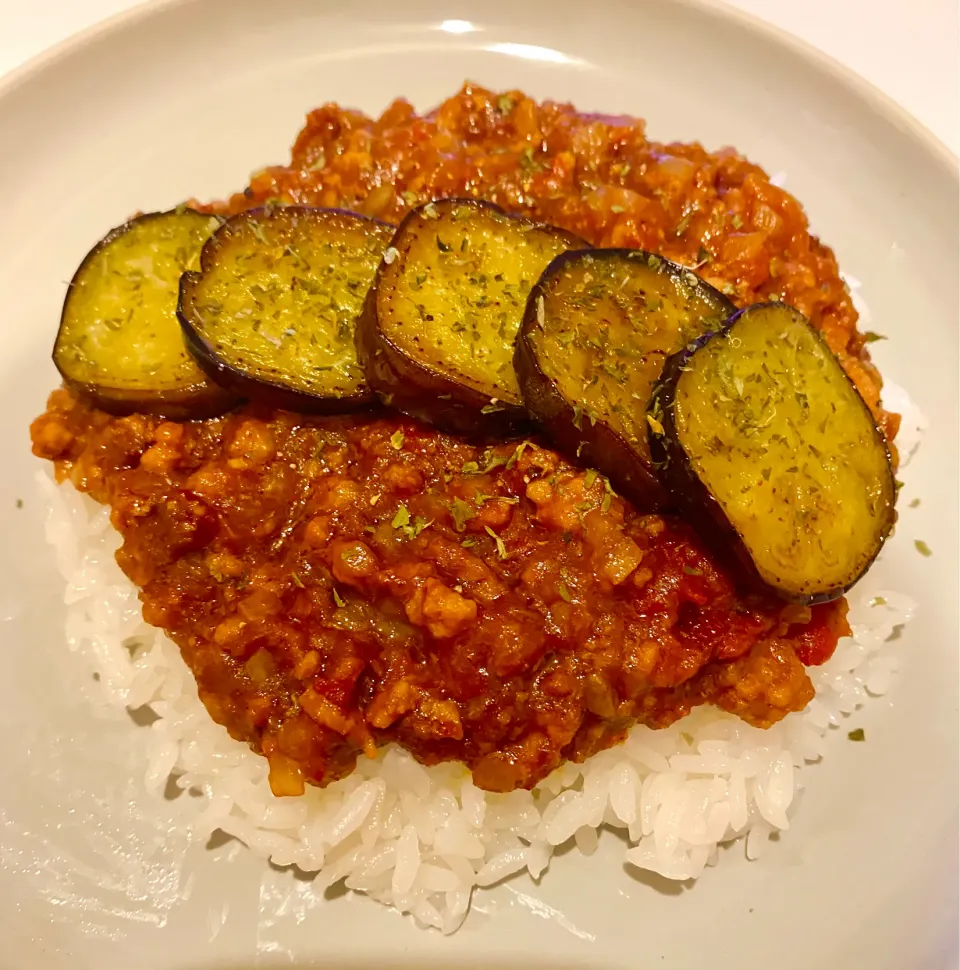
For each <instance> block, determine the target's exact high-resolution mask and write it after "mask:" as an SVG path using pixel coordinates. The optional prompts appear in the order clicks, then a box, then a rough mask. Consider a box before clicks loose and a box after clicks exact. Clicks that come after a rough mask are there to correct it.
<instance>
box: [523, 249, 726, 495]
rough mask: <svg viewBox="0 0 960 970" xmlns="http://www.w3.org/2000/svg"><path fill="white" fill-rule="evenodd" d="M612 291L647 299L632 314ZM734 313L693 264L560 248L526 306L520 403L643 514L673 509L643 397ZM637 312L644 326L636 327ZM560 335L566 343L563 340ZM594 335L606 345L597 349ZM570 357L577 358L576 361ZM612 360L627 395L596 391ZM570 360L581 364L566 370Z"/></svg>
mask: <svg viewBox="0 0 960 970" xmlns="http://www.w3.org/2000/svg"><path fill="white" fill-rule="evenodd" d="M604 276H606V277H607V279H606V280H604ZM627 280H628V282H625V281H627ZM581 281H582V286H581ZM608 284H609V285H608ZM612 289H617V290H620V293H618V294H617V299H618V300H629V299H633V300H636V301H641V300H642V301H644V306H643V309H642V311H637V310H636V308H635V307H634V306H633V305H632V304H630V307H629V309H630V312H629V313H628V312H627V310H626V309H621V308H618V305H617V306H614V305H610V306H604V305H603V304H604V302H605V301H608V300H609V299H610V294H611V290H612ZM655 298H656V299H659V300H660V302H661V305H660V306H659V307H656V306H654V303H655ZM648 301H652V302H650V307H651V308H650V309H649V310H648V309H647V307H646V303H647V302H648ZM611 302H612V301H611ZM735 309H736V308H735V306H734V305H733V304H732V303H731V302H730V301H729V300H728V299H727V298H726V297H725V296H724V295H723V294H722V293H720V292H719V291H718V290H716V289H714V287H712V286H710V285H709V284H708V283H706V282H705V281H703V280H701V279H700V278H699V277H697V276H696V275H695V274H694V273H693V272H692V271H691V270H689V269H687V268H685V267H683V266H680V265H678V264H676V263H673V262H671V261H670V260H668V259H666V258H665V257H663V256H659V255H657V254H654V253H648V252H646V251H644V250H639V249H589V250H581V251H578V252H568V253H563V254H561V255H559V256H557V257H556V258H555V259H554V260H553V261H552V262H551V263H550V265H549V266H548V267H547V268H546V270H544V272H543V274H542V276H541V277H540V279H539V280H538V282H537V284H536V286H534V288H533V290H532V291H531V293H530V296H529V298H528V300H527V306H526V309H525V311H524V318H523V323H522V325H521V328H520V333H519V335H518V338H517V343H516V347H515V351H514V367H515V369H516V372H517V377H518V379H519V382H520V388H521V390H522V393H523V400H524V403H525V404H526V406H527V409H528V410H529V411H530V413H531V414H532V415H533V416H534V417H535V418H536V420H537V421H538V422H539V423H540V424H541V425H542V426H543V428H544V430H545V431H546V432H547V434H548V436H549V437H550V438H551V440H552V441H553V442H554V444H555V445H556V446H557V447H558V448H559V449H560V450H561V451H563V452H565V453H566V454H567V455H568V456H569V457H570V458H571V459H573V460H576V461H577V462H579V463H580V464H583V465H586V466H589V467H594V468H597V469H599V470H600V471H602V472H603V473H604V474H605V475H606V476H607V477H608V478H609V480H610V482H611V483H612V484H613V486H614V488H616V490H617V491H618V492H620V494H622V495H624V496H625V497H627V498H628V499H630V500H631V501H632V502H633V504H634V505H635V506H636V507H637V508H638V509H639V510H640V511H642V512H663V511H669V510H671V509H673V508H675V507H676V503H675V502H674V500H673V498H672V496H671V495H670V494H669V492H668V491H667V490H666V489H665V488H664V487H663V485H662V483H661V482H660V479H659V478H658V476H657V475H656V473H655V471H654V468H653V464H652V461H651V458H650V455H649V451H648V445H647V436H646V419H645V414H646V405H647V400H648V397H649V394H650V393H651V392H652V389H653V383H654V380H655V378H656V377H658V376H659V372H660V369H661V365H662V362H663V361H665V360H666V359H667V356H668V354H670V353H672V352H674V351H675V350H677V349H678V348H679V347H680V346H682V345H683V344H684V342H686V341H687V340H689V339H691V338H692V336H693V335H699V334H700V333H702V332H703V331H704V330H705V329H716V327H717V326H719V324H720V323H721V322H722V321H723V320H724V319H726V318H727V317H728V316H729V315H730V314H731V313H733V312H734V310H735ZM638 312H639V313H640V316H639V319H640V321H641V323H644V324H649V331H646V330H644V329H638V328H636V326H635V323H634V319H635V317H637V316H638ZM631 314H632V315H631ZM613 315H616V316H617V320H616V321H614V320H613ZM615 323H616V324H617V326H615V325H614V324H615ZM581 327H582V328H583V331H582V332H581V330H580V328H581ZM551 328H555V332H552V329H551ZM564 331H565V332H564ZM555 337H556V338H557V339H556V340H554V338H555ZM564 337H569V338H570V339H569V340H568V341H566V343H565V341H564V339H563V338H564ZM581 337H583V340H581V339H580V338H581ZM598 338H600V339H609V340H610V341H611V343H610V345H609V346H608V347H605V348H603V349H601V348H599V347H596V348H595V347H594V346H593V342H594V341H595V340H597V339H598ZM548 341H553V342H554V343H556V346H554V345H552V344H550V345H548ZM618 354H619V355H621V356H619V357H618ZM575 355H580V359H579V362H577V361H576V360H574V357H575ZM611 355H612V356H611ZM611 360H615V361H617V366H618V367H622V368H623V386H624V389H625V391H624V400H623V401H614V400H613V398H610V397H604V395H603V394H602V393H600V392H601V391H602V380H600V381H599V382H598V375H600V376H602V375H603V373H604V371H603V368H605V367H609V366H610V361H611ZM567 361H572V362H573V363H578V366H577V367H573V363H571V364H570V366H569V367H568V365H567V363H566V362H567ZM626 391H629V392H630V393H629V395H626ZM617 393H619V390H618V392H617ZM614 397H616V395H614ZM614 403H615V404H616V406H617V408H618V411H617V413H616V414H615V413H613V412H612V410H611V408H612V407H613V405H614ZM641 427H642V430H638V429H639V428H641Z"/></svg>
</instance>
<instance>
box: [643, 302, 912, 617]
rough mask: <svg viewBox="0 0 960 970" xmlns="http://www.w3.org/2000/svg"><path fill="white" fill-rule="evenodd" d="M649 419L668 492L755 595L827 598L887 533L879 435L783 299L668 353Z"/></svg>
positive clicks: (887, 474)
mask: <svg viewBox="0 0 960 970" xmlns="http://www.w3.org/2000/svg"><path fill="white" fill-rule="evenodd" d="M748 327H749V328H750V329H749V330H748V329H747V328H748ZM758 348H761V349H759V350H758ZM763 350H766V351H767V354H763V352H762V351H763ZM708 354H710V355H712V356H711V357H709V358H708V357H707V356H706V355H708ZM761 358H762V360H763V363H764V364H767V365H768V366H767V367H764V368H763V369H762V370H761V369H758V367H757V364H756V363H754V361H760V360H761ZM770 361H774V362H775V363H777V364H778V366H777V367H774V366H772V365H770V363H769V362H770ZM751 368H752V370H751ZM753 375H756V376H753ZM753 387H755V388H756V394H757V395H758V396H757V397H751V396H750V395H751V393H753V392H752V390H751V388H753ZM738 395H743V396H742V397H739V396H738ZM761 397H762V401H761ZM758 402H759V403H758ZM761 405H763V406H765V408H766V409H765V410H761ZM647 413H648V415H649V418H650V420H649V422H648V423H649V431H648V435H649V443H650V451H651V454H652V456H653V459H654V466H655V468H656V469H657V474H658V476H659V477H660V480H661V482H662V483H663V485H664V487H665V489H666V490H667V492H668V493H669V494H670V495H671V496H672V498H673V499H674V501H675V502H676V504H677V506H678V507H679V508H680V510H681V511H682V512H683V514H684V517H685V518H686V519H687V521H689V522H690V524H691V525H692V526H693V528H694V529H696V530H697V532H698V533H699V534H700V535H701V536H702V537H703V538H704V540H705V541H707V542H708V543H709V544H710V545H711V546H712V547H713V549H714V550H715V551H716V553H717V554H718V555H719V556H721V557H723V558H724V559H725V561H727V562H728V563H729V564H730V565H731V566H733V567H734V568H735V569H737V571H738V574H739V575H740V577H741V578H742V579H743V580H744V581H745V582H746V583H747V584H749V585H751V586H753V587H754V588H755V589H757V590H758V591H759V592H762V593H765V594H773V595H775V596H777V597H779V598H780V599H783V600H786V601H787V602H792V603H798V604H801V605H814V604H817V603H825V602H829V601H831V600H835V599H837V598H839V597H840V596H842V595H843V594H844V593H845V592H846V591H847V590H849V589H850V588H851V587H852V586H853V585H854V583H856V582H857V581H858V580H859V579H860V578H861V577H862V576H863V574H864V573H865V572H866V571H867V570H868V569H869V567H870V565H871V564H872V563H873V561H874V560H875V559H876V557H877V555H878V554H879V552H880V550H881V549H882V547H883V545H884V542H885V541H886V539H887V538H888V536H889V535H890V533H891V531H892V530H893V526H894V524H895V522H896V509H895V501H896V483H895V481H894V475H893V466H892V463H891V459H890V453H889V451H888V448H887V444H886V441H885V439H884V437H883V435H882V433H881V432H880V430H879V429H878V428H877V426H876V424H875V422H874V419H873V416H872V415H871V413H870V410H869V408H868V407H867V405H866V403H865V402H864V401H863V399H862V398H861V397H860V394H859V392H858V391H857V389H856V387H855V386H854V384H853V383H852V381H850V379H849V378H848V377H847V375H846V373H845V371H844V370H843V368H842V367H841V366H840V363H839V362H838V361H837V360H836V358H835V357H834V356H833V353H832V352H831V351H830V349H829V347H827V345H826V343H825V342H824V340H823V338H822V337H821V335H820V334H819V333H818V332H817V331H816V330H815V329H814V328H813V327H811V326H810V324H809V323H808V322H807V321H806V319H805V318H804V317H803V315H802V314H801V313H800V312H799V311H798V310H796V309H795V308H793V307H791V306H789V305H787V304H784V303H770V304H757V305H754V306H751V307H746V308H744V309H742V310H739V311H737V312H736V313H735V314H734V315H733V316H732V317H731V318H730V319H729V320H728V321H727V322H726V323H725V324H724V325H723V327H722V328H720V330H718V331H716V332H713V333H707V334H704V335H703V336H702V337H700V338H698V339H697V340H695V341H693V342H692V343H691V344H690V345H689V346H687V347H685V348H684V349H683V350H681V351H679V352H678V353H676V354H674V355H673V356H672V357H670V359H669V360H668V361H667V363H666V366H665V367H664V369H663V373H662V375H661V377H660V380H659V381H658V383H657V386H656V388H655V390H654V394H653V396H652V397H651V400H650V404H649V408H648V412H647Z"/></svg>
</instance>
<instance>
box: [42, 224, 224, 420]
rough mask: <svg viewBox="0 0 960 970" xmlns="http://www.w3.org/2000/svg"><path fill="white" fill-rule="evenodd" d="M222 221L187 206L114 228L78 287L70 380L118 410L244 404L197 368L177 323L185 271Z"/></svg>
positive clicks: (59, 343) (208, 410)
mask: <svg viewBox="0 0 960 970" xmlns="http://www.w3.org/2000/svg"><path fill="white" fill-rule="evenodd" d="M221 222H222V220H221V219H220V218H219V217H217V216H213V215H206V214H204V213H200V212H196V211H195V210H193V209H189V208H186V207H180V208H177V209H173V210H171V211H169V212H153V213H147V214H145V215H141V216H138V217H136V218H134V219H131V220H130V221H129V222H126V223H124V224H123V225H122V226H118V227H117V228H116V229H113V230H111V231H110V232H109V233H108V234H107V235H106V236H105V237H104V238H103V239H102V240H100V242H98V243H97V245H96V246H94V248H93V249H92V250H91V251H90V252H89V253H88V254H87V256H86V257H85V258H84V260H83V262H82V263H81V264H80V267H79V268H78V269H77V271H76V273H75V274H74V277H73V279H72V280H71V282H70V286H69V289H68V290H67V296H66V299H65V300H64V304H63V311H62V313H61V317H60V328H59V331H58V333H57V339H56V342H55V344H54V349H53V360H54V363H55V364H56V366H57V369H58V370H59V371H60V375H61V377H62V378H63V381H64V384H65V385H66V386H67V387H69V388H70V389H72V390H74V391H76V392H77V393H79V394H81V395H82V396H84V397H86V398H88V399H89V400H91V401H92V402H93V403H94V404H95V405H97V406H98V407H100V408H102V409H103V410H105V411H109V412H111V413H114V414H131V413H134V412H140V413H145V414H155V415H159V416H161V417H168V418H175V419H183V418H200V417H209V416H212V415H215V414H219V413H222V412H223V411H225V410H227V409H229V408H230V407H231V406H233V405H234V404H235V403H236V398H235V397H234V396H233V395H231V394H230V393H228V392H227V391H224V390H223V389H222V388H220V387H219V386H217V384H216V383H214V382H213V381H211V380H210V379H209V378H208V377H207V375H206V374H205V373H204V372H203V371H202V370H201V369H200V368H199V367H198V366H197V365H196V363H195V362H194V360H193V358H192V357H191V355H190V354H189V353H188V352H187V348H186V346H185V344H184V341H183V334H182V332H181V330H180V326H179V324H178V322H177V314H176V309H177V296H178V286H179V281H180V276H181V274H182V273H184V272H186V271H189V270H192V269H196V268H197V266H198V265H199V260H200V251H201V248H202V247H203V245H204V243H205V242H206V240H207V239H208V238H209V237H210V234H211V233H212V232H214V231H215V230H216V229H217V228H218V227H219V226H220V224H221Z"/></svg>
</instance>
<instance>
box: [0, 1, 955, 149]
mask: <svg viewBox="0 0 960 970" xmlns="http://www.w3.org/2000/svg"><path fill="white" fill-rule="evenodd" d="M478 2H481V0H478ZM729 2H730V3H731V4H732V5H733V6H735V7H739V8H740V9H741V10H744V11H747V12H748V13H752V14H754V15H755V16H757V17H761V18H763V19H765V20H767V21H769V22H771V23H773V24H775V25H776V26H778V27H781V28H783V29H785V30H787V31H789V32H791V33H793V34H795V35H797V36H798V37H801V38H803V39H804V40H806V41H808V42H809V43H811V44H813V45H814V46H816V47H819V48H820V49H821V50H823V51H825V52H826V53H827V54H830V55H831V56H832V57H834V58H836V59H837V60H839V61H841V62H842V63H844V64H846V65H847V66H848V67H851V68H853V70H855V71H857V72H858V73H859V74H861V75H862V76H863V77H865V78H866V79H867V80H869V81H871V82H872V83H873V84H875V85H876V86H877V87H878V88H880V89H881V90H882V91H884V92H886V93H887V94H888V95H890V96H891V97H892V98H894V100H896V101H899V102H900V104H902V105H903V106H904V107H905V108H906V109H907V110H908V111H910V112H911V113H912V114H913V115H914V116H915V117H916V118H919V119H920V121H921V122H923V124H925V125H926V126H927V127H928V128H929V129H930V130H931V131H932V132H934V134H936V135H937V136H938V137H939V138H940V139H941V141H943V142H944V143H945V144H946V145H947V146H949V147H950V148H951V149H952V150H953V151H954V152H955V153H960V95H958V90H960V56H958V52H960V4H958V2H957V0H729ZM136 3H137V0H0V24H2V28H3V29H2V31H0V75H3V74H5V73H6V72H8V71H10V70H12V69H14V68H15V67H18V66H19V65H20V64H22V63H23V62H25V61H27V60H28V59H29V58H31V57H33V56H34V55H35V54H38V53H39V52H40V51H42V50H43V49H44V48H46V47H50V46H52V45H53V44H56V43H58V42H59V41H62V40H64V39H65V38H66V37H69V36H70V35H71V34H73V33H75V32H76V31H78V30H82V29H84V28H85V27H88V26H90V25H91V24H94V23H96V22H97V21H98V20H102V19H104V18H105V17H109V16H111V15H112V14H115V13H117V12H119V11H121V10H125V9H128V8H130V7H133V6H136Z"/></svg>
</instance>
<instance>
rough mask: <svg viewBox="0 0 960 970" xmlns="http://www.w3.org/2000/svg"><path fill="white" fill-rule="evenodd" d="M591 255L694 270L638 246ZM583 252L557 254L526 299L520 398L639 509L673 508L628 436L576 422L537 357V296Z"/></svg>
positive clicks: (518, 360)
mask: <svg viewBox="0 0 960 970" xmlns="http://www.w3.org/2000/svg"><path fill="white" fill-rule="evenodd" d="M589 254H590V255H591V256H592V257H593V258H595V259H636V260H638V261H640V260H643V261H648V260H649V259H650V258H653V259H656V260H658V261H659V263H661V264H662V266H663V268H664V269H665V270H666V271H667V272H668V273H670V274H671V275H673V276H680V275H681V274H687V273H692V272H693V270H690V269H687V268H686V267H684V266H681V265H680V264H679V263H674V262H673V261H671V260H669V259H667V258H666V257H665V256H660V255H658V254H656V253H649V252H647V251H646V250H642V249H625V248H610V249H591V250H589ZM585 255H586V253H585V252H584V251H583V250H572V251H570V252H566V253H561V254H560V255H559V256H557V257H555V258H554V259H553V260H552V261H551V262H550V264H549V265H548V266H547V268H546V269H545V270H544V271H543V273H542V274H541V276H540V279H539V280H538V281H537V283H536V285H535V286H534V287H533V289H532V290H531V291H530V295H529V296H528V298H527V305H526V308H525V309H524V315H523V323H522V324H521V326H520V332H519V333H518V335H517V343H516V347H515V349H514V368H515V369H516V371H517V378H518V380H519V382H520V390H521V392H522V394H523V400H524V403H525V404H526V406H527V409H528V410H529V411H530V413H531V414H532V415H533V416H534V417H535V418H536V419H537V420H538V421H539V422H540V424H541V425H542V426H543V428H544V430H545V431H546V433H547V436H548V437H549V438H550V439H551V440H552V441H553V442H554V444H556V445H557V447H558V448H560V449H561V451H563V452H565V453H566V454H567V456H568V457H569V458H571V459H572V460H575V461H576V462H577V463H578V464H581V465H583V466H584V467H592V468H597V469H598V470H599V471H601V472H603V473H604V474H605V475H606V476H607V478H609V480H610V482H611V484H612V485H613V487H614V488H615V489H616V490H617V491H618V492H619V493H620V494H621V495H623V496H625V497H626V498H628V499H630V501H631V502H633V504H634V505H635V506H636V507H637V509H638V510H640V511H641V512H666V511H670V510H671V509H673V508H675V507H676V503H675V502H674V500H673V498H672V496H671V495H670V493H669V492H668V491H667V490H666V489H665V488H664V487H663V485H662V483H661V481H660V480H659V478H658V477H657V476H656V475H655V474H654V473H653V472H651V471H650V470H649V469H647V468H646V467H645V465H644V464H643V462H642V461H641V460H640V458H639V457H638V456H637V454H636V452H635V451H634V450H633V449H632V448H631V447H630V444H629V443H628V442H627V440H626V439H625V438H624V437H623V436H622V435H620V434H618V433H617V432H616V431H614V430H613V429H612V428H610V427H608V426H607V425H606V424H603V423H602V422H600V421H598V422H597V423H596V424H592V423H591V422H590V419H589V418H588V417H587V416H586V415H582V416H581V417H580V422H579V426H578V425H577V422H576V420H575V417H574V412H573V407H572V405H571V404H570V403H569V402H567V401H566V400H565V399H564V398H563V396H562V395H561V394H560V391H559V389H558V388H557V386H556V385H555V384H554V382H553V381H552V380H551V379H550V378H549V377H547V375H546V374H544V372H543V370H542V369H541V368H540V364H539V362H538V361H537V354H536V350H535V349H534V347H533V340H532V336H531V335H532V334H533V331H534V330H535V329H537V327H538V326H539V320H538V303H539V300H540V298H541V297H543V298H546V297H547V295H548V290H549V288H550V284H551V282H552V280H553V278H554V277H555V276H557V274H558V273H560V272H561V271H562V270H563V269H564V268H565V267H566V265H567V264H568V263H570V262H574V261H575V260H580V259H583V257H584V256H585ZM697 279H698V282H699V284H700V285H702V286H705V287H707V288H709V289H710V290H712V291H713V293H715V294H716V297H717V299H718V301H719V302H720V304H721V306H722V307H723V308H724V309H725V310H726V308H729V310H727V312H729V313H732V312H734V310H735V309H736V307H735V306H734V304H733V303H731V302H730V300H728V299H727V298H726V297H725V296H724V295H723V294H722V293H721V292H720V291H719V290H717V289H715V288H714V287H712V286H710V284H709V283H707V282H705V281H704V280H700V279H699V277H697Z"/></svg>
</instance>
